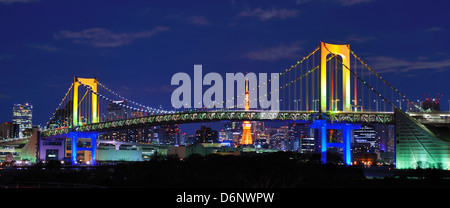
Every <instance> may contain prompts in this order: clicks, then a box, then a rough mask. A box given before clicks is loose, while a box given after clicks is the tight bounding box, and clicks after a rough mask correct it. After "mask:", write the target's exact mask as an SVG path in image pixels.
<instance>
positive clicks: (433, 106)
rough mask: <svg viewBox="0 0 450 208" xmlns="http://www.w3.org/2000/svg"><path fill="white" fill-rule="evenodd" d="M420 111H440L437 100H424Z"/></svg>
mask: <svg viewBox="0 0 450 208" xmlns="http://www.w3.org/2000/svg"><path fill="white" fill-rule="evenodd" d="M422 109H424V110H428V111H440V107H439V100H438V99H434V98H433V99H429V98H426V99H425V101H423V102H422Z"/></svg>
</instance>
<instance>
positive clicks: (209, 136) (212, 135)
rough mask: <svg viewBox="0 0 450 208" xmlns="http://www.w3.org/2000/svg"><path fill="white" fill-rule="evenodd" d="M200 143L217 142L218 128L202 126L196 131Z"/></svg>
mask: <svg viewBox="0 0 450 208" xmlns="http://www.w3.org/2000/svg"><path fill="white" fill-rule="evenodd" d="M195 135H196V137H197V142H198V143H217V137H218V133H217V130H212V129H211V128H210V127H206V126H202V127H201V128H200V130H196V131H195Z"/></svg>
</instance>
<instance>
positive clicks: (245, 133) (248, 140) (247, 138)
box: [241, 78, 253, 145]
mask: <svg viewBox="0 0 450 208" xmlns="http://www.w3.org/2000/svg"><path fill="white" fill-rule="evenodd" d="M248 96H249V93H248V78H246V79H245V107H244V109H245V110H246V111H248V110H249V109H250V107H249V106H250V105H249V98H248ZM251 129H252V124H251V123H250V121H244V123H243V124H242V138H241V144H242V145H251V144H253V140H252V132H251Z"/></svg>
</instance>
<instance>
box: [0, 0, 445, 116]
mask: <svg viewBox="0 0 450 208" xmlns="http://www.w3.org/2000/svg"><path fill="white" fill-rule="evenodd" d="M89 3H90V6H86V4H87V1H77V2H58V1H52V0H41V1H14V0H10V1H0V15H1V17H2V18H1V21H0V25H2V28H5V31H6V32H4V33H2V34H0V37H1V38H0V45H2V48H1V49H0V70H1V72H2V76H0V99H1V100H2V102H1V103H0V109H2V110H1V111H0V122H8V121H11V117H12V115H11V109H12V106H13V104H14V103H26V102H29V103H31V104H33V107H34V109H33V124H35V125H36V124H40V125H45V123H46V122H47V121H48V118H49V117H50V116H51V114H52V113H53V111H54V109H55V107H57V106H54V105H56V104H57V103H58V102H59V101H60V100H61V98H62V96H63V95H64V93H65V91H66V90H67V88H68V87H69V86H70V82H71V80H72V78H73V76H85V77H97V78H98V79H99V80H101V82H102V83H105V84H106V85H107V86H108V87H110V88H111V89H114V90H115V91H116V92H118V93H119V94H121V95H124V96H126V97H128V98H130V99H132V100H136V101H139V102H140V103H144V104H146V105H149V106H155V107H156V106H159V105H162V106H164V107H165V108H169V109H170V107H171V105H170V93H171V92H172V91H173V89H174V87H173V86H171V85H170V78H171V76H172V75H173V74H175V73H177V72H187V73H191V72H192V69H193V65H194V64H202V65H203V68H204V71H205V73H206V72H218V73H220V74H224V73H228V72H232V73H236V72H248V71H251V72H256V73H258V72H266V73H270V72H279V71H282V70H283V69H284V68H287V67H289V66H291V65H292V64H294V63H295V62H296V61H298V60H300V59H301V57H303V56H305V55H307V53H309V52H310V51H311V50H312V49H314V48H315V47H316V46H317V44H318V43H319V42H320V41H326V42H332V43H337V44H344V43H349V44H351V45H352V48H353V49H354V50H355V51H358V54H360V56H363V57H364V60H365V61H366V62H367V63H368V64H369V65H370V66H371V67H372V68H373V69H374V70H375V71H377V72H378V73H380V74H381V75H382V76H383V77H384V78H385V79H386V80H388V81H390V82H391V83H394V85H395V87H397V88H398V89H399V90H400V91H401V92H403V93H404V94H406V95H407V96H408V97H410V98H411V99H412V100H418V99H419V100H423V99H424V94H426V93H429V94H430V95H437V93H440V94H442V95H443V97H442V100H441V106H440V107H441V110H447V109H448V105H449V102H448V101H447V100H450V97H449V96H448V95H449V94H450V91H449V85H448V83H446V77H450V70H449V69H450V54H449V53H448V52H447V49H446V47H445V46H447V45H449V41H448V40H447V38H446V37H447V36H448V34H449V33H450V27H449V23H448V22H447V21H446V20H447V19H448V18H449V16H448V15H449V14H447V13H446V11H445V8H447V7H448V3H447V2H444V1H438V2H435V3H434V4H432V5H431V4H430V5H429V4H422V3H421V2H420V1H410V2H408V4H405V3H404V2H390V1H358V0H353V1H349V0H335V1H332V0H330V1H308V0H298V1H293V2H278V3H277V5H273V4H272V3H271V2H268V1H261V2H260V1H258V2H257V3H255V2H237V1H236V2H235V1H222V2H214V3H211V2H207V1H196V2H189V3H188V2H176V4H172V3H162V2H159V3H149V2H145V1H136V2H133V3H127V4H126V5H125V4H123V3H119V2H117V1H107V2H106V1H96V2H89ZM69 8H70V9H69ZM186 8H187V9H186ZM379 11H383V15H379ZM336 16H338V17H339V18H338V19H339V21H337V22H336V21H331V19H332V18H333V17H336ZM375 17H376V18H375ZM87 20H88V21H87ZM430 22H432V24H430ZM411 83H418V84H411ZM155 97H157V98H158V99H154V98H155ZM403 107H404V108H406V103H404V104H403Z"/></svg>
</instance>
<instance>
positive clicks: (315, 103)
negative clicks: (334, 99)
mask: <svg viewBox="0 0 450 208" xmlns="http://www.w3.org/2000/svg"><path fill="white" fill-rule="evenodd" d="M317 102H319V99H315V100H313V104H314V111H317Z"/></svg>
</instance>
